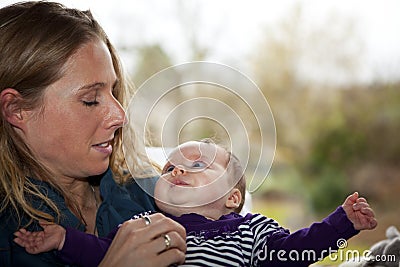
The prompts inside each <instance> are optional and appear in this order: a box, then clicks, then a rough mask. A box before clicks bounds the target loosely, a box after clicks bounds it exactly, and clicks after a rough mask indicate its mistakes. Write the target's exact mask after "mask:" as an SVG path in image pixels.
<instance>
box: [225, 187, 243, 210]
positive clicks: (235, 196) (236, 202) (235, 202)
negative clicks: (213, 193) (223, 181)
mask: <svg viewBox="0 0 400 267" xmlns="http://www.w3.org/2000/svg"><path fill="white" fill-rule="evenodd" d="M241 202H242V193H240V190H239V189H237V188H233V189H232V191H231V192H230V193H229V195H228V198H227V199H226V202H225V207H227V208H228V209H236V208H238V207H239V206H240V203H241Z"/></svg>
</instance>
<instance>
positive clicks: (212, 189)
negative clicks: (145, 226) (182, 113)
mask: <svg viewBox="0 0 400 267" xmlns="http://www.w3.org/2000/svg"><path fill="white" fill-rule="evenodd" d="M245 189H246V181H245V177H244V173H243V169H242V167H241V165H240V162H239V160H238V158H237V157H236V156H234V155H233V154H232V153H230V152H228V151H227V150H226V149H224V148H222V147H221V146H219V145H216V144H214V143H213V142H211V141H209V140H203V141H190V142H186V143H183V144H181V145H179V146H178V147H177V148H175V149H174V150H173V151H172V152H171V153H170V155H169V157H168V162H167V163H166V164H165V166H164V168H163V171H162V176H161V178H160V179H159V180H158V182H157V184H156V188H155V194H154V197H155V199H156V204H157V206H158V207H159V208H160V209H161V210H162V211H164V212H167V213H170V214H172V215H175V216H180V215H182V214H185V213H198V214H201V215H203V216H206V217H209V218H212V219H218V218H219V217H220V216H222V215H224V214H228V213H230V212H232V211H235V212H240V210H241V209H242V207H243V203H244V196H245Z"/></svg>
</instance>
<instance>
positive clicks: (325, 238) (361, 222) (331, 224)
mask: <svg viewBox="0 0 400 267" xmlns="http://www.w3.org/2000/svg"><path fill="white" fill-rule="evenodd" d="M376 225H377V222H376V219H375V217H374V213H373V211H372V209H371V208H370V207H369V205H368V203H367V201H366V200H365V199H364V198H359V197H358V193H354V194H352V195H350V196H349V197H347V199H346V200H345V201H344V203H343V205H342V206H340V207H339V208H337V209H336V211H335V212H333V213H331V214H330V215H329V216H328V217H327V218H325V219H324V220H323V221H322V222H316V223H313V224H312V225H311V226H310V227H309V228H304V229H300V230H298V231H296V232H294V233H292V234H290V233H289V232H287V231H283V230H279V231H276V232H275V233H274V234H272V235H270V236H269V237H268V238H267V243H266V248H267V249H268V251H269V252H271V251H272V250H273V251H274V252H275V254H274V255H273V254H272V253H269V254H268V255H266V256H271V257H270V261H268V260H267V261H266V262H265V264H266V265H268V264H272V265H273V266H296V267H299V266H308V265H309V264H311V263H313V262H315V261H318V260H319V259H322V258H323V257H326V256H328V252H329V249H331V251H332V250H337V249H338V248H339V244H340V242H343V240H347V239H349V238H351V237H352V236H354V235H356V234H357V233H358V232H359V230H364V229H373V228H375V227H376ZM277 251H284V252H283V254H284V255H285V256H286V257H285V261H281V260H280V259H279V257H278V256H277V254H276V252H277ZM292 251H297V252H300V255H303V254H302V253H303V251H306V252H312V253H313V254H311V255H316V257H309V258H301V259H293V260H291V259H290V257H288V255H290V253H291V252H292ZM304 255H307V253H305V254H304ZM267 259H268V257H267Z"/></svg>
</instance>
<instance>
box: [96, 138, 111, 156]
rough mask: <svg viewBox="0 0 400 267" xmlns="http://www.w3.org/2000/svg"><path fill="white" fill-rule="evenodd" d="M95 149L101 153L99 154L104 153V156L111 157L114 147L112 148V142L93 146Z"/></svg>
mask: <svg viewBox="0 0 400 267" xmlns="http://www.w3.org/2000/svg"><path fill="white" fill-rule="evenodd" d="M93 148H94V149H95V150H96V151H99V152H101V153H104V154H108V155H110V154H111V153H112V146H111V143H110V141H107V142H104V143H100V144H96V145H93Z"/></svg>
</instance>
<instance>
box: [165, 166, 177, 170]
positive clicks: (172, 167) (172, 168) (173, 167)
mask: <svg viewBox="0 0 400 267" xmlns="http://www.w3.org/2000/svg"><path fill="white" fill-rule="evenodd" d="M174 169H175V166H174V165H169V166H168V167H167V168H166V169H165V172H172V171H173V170H174Z"/></svg>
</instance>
